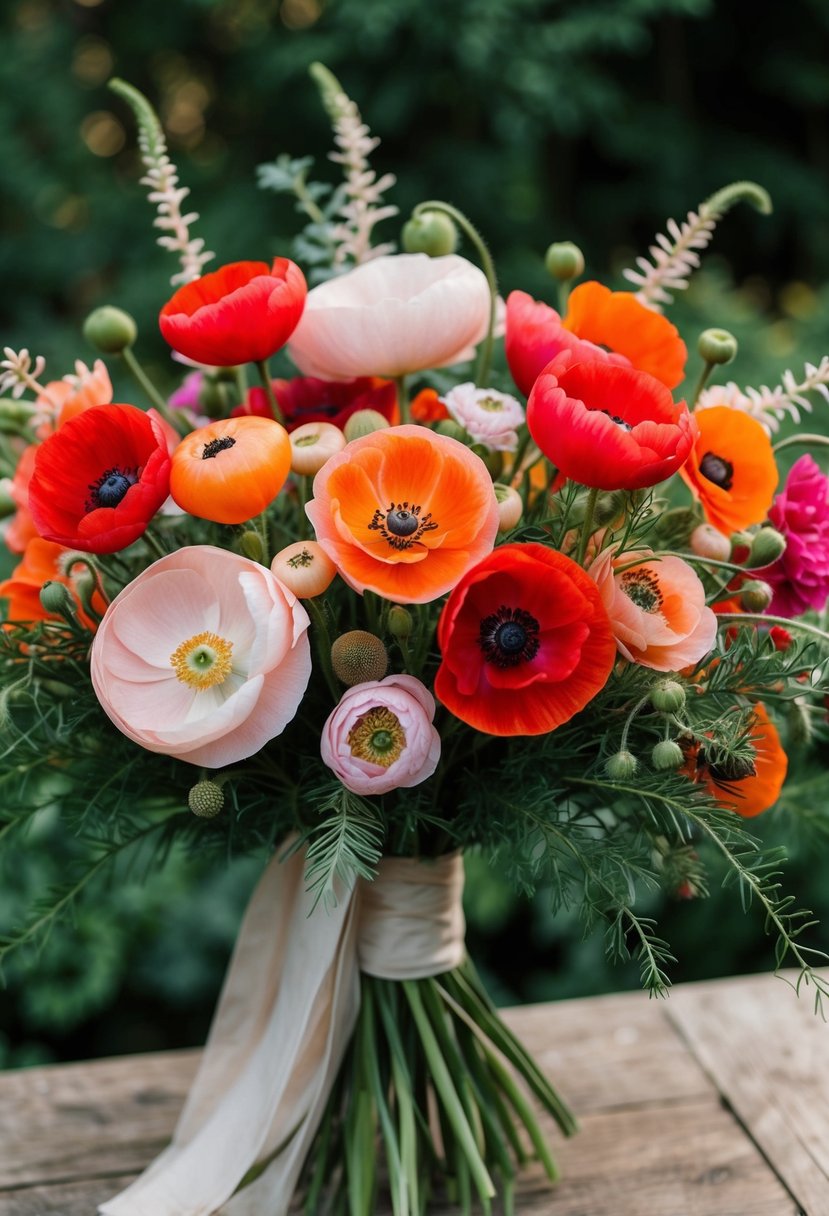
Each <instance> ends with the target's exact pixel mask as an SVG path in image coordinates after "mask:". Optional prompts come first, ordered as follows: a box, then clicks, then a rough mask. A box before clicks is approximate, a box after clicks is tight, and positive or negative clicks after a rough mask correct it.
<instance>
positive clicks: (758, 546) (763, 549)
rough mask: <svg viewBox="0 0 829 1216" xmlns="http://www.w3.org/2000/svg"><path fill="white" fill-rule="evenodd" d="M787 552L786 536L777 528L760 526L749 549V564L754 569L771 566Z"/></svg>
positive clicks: (747, 563)
mask: <svg viewBox="0 0 829 1216" xmlns="http://www.w3.org/2000/svg"><path fill="white" fill-rule="evenodd" d="M785 552H786V538H785V536H783V534H782V533H781V532H778V531H777V529H776V528H760V529H759V531H757V532H755V533H754V536H753V538H752V541H751V548H750V549H749V551H748V561H747V562H746V565H747V566H751V567H752V569H754V568H755V567H756V568H759V567H762V566H770V565H771V563H772V562H776V561H777V559H778V557H782V555H783V554H784V553H785Z"/></svg>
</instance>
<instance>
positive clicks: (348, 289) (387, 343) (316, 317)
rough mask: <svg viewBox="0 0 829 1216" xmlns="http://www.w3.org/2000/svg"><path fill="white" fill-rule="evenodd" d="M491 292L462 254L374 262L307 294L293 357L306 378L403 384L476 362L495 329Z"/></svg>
mask: <svg viewBox="0 0 829 1216" xmlns="http://www.w3.org/2000/svg"><path fill="white" fill-rule="evenodd" d="M489 308H490V298H489V287H488V285H487V281H486V277H485V275H484V274H483V272H482V271H481V270H479V269H478V268H477V266H473V265H472V263H471V262H468V261H467V260H466V258H462V257H459V256H458V255H457V254H454V253H453V254H449V255H447V256H446V257H439V258H430V257H428V256H427V254H425V253H400V254H389V255H387V256H385V257H379V258H374V259H372V261H370V262H365V263H364V264H363V265H362V266H357V267H355V269H354V270H350V271H348V273H347V274H343V275H340V276H339V277H338V278H336V279H329V280H328V282H326V283H321V284H320V285H319V286H318V287H315V288H313V290H312V291H309V292H308V297H307V299H306V301H305V311H304V312H303V314H302V319H301V320H300V322H299V325H298V326H297V327H296V329H295V330H294V333H293V335H292V337H291V340H290V342H289V343H288V353H289V354H290V356H291V358H292V359H293V361H294V363H296V365H297V367H298V368H299V370H300V371H301V372H302V373H303V374H304V375H306V376H317V377H319V379H321V380H355V379H357V377H359V376H403V375H406V374H408V373H409V372H416V371H422V370H423V369H424V368H427V367H443V366H445V365H447V364H451V363H462V362H464V361H465V360H467V359H471V358H472V356H473V355H474V353H475V352H474V348H475V346H476V345H477V344H478V343H479V342H480V341H481V339H482V338H483V337H484V335H485V334H486V332H487V328H488V326H489Z"/></svg>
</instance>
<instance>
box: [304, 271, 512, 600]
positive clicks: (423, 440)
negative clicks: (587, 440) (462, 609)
mask: <svg viewBox="0 0 829 1216" xmlns="http://www.w3.org/2000/svg"><path fill="white" fill-rule="evenodd" d="M370 264H371V263H370ZM306 511H307V513H308V517H309V519H310V520H311V523H312V524H313V525H314V529H315V531H316V534H317V540H318V541H319V543H320V544H321V545H322V547H323V549H324V550H325V552H326V553H327V554H328V556H329V557H330V558H331V560H332V561H333V562H334V564H335V565H336V567H337V569H338V570H339V572H340V574H341V575H342V577H343V578H344V579H345V581H346V582H347V583H348V585H349V586H350V587H353V588H354V590H355V591H358V592H360V594H362V593H363V592H364V591H375V592H376V593H377V594H378V595H382V596H385V598H386V599H390V600H394V601H395V602H397V603H400V604H426V603H428V602H429V601H430V600H436V599H437V598H438V597H439V596H441V595H445V593H446V592H447V591H449V590H451V588H452V587H454V586H455V584H456V583H457V582H458V580H459V579H460V578H461V577H462V576H463V575H464V574H465V573H466V571H467V570H468V569H469V568H470V567H471V566H474V565H475V563H476V562H478V561H480V559H481V558H482V557H484V556H486V554H487V553H489V552H490V550H491V549H492V546H493V544H494V543H495V535H496V533H497V531H498V519H499V514H498V502H497V500H496V498H495V491H494V490H493V488H492V482H491V480H490V477H489V474H488V473H487V471H486V467H485V465H484V463H483V461H482V460H481V459H480V458H479V457H478V456H476V455H475V454H474V453H473V452H470V450H469V448H467V447H465V446H464V445H463V444H462V443H458V442H457V440H455V439H450V438H448V437H447V436H446V435H437V434H435V432H434V431H430V430H428V429H427V428H426V427H422V426H396V427H388V428H386V429H385V430H381V431H374V432H373V433H372V434H370V435H365V436H364V437H363V438H362V439H354V440H352V442H351V443H349V444H348V445H347V446H346V447H345V449H344V450H343V451H342V452H339V453H338V454H337V455H336V456H332V457H331V459H330V460H328V461H327V462H326V463H325V464H324V465H323V467H322V469H321V470H320V472H319V473H318V474H317V476H316V477H315V478H314V497H313V499H312V501H311V502H309V503H308V505H307V507H306Z"/></svg>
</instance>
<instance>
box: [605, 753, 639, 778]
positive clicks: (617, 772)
mask: <svg viewBox="0 0 829 1216" xmlns="http://www.w3.org/2000/svg"><path fill="white" fill-rule="evenodd" d="M638 767H639V761H638V760H637V759H636V757H635V756H634V755H632V754H631V753H630V752H616V754H615V755H614V756H610V757H609V759H608V760H606V761H605V766H604V770H605V772H606V773H607V775H608V777H609V778H610V779H611V781H626V780H627V779H628V777H632V776H633V774H634V773H635V772H636V770H637V768H638Z"/></svg>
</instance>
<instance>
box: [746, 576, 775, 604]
mask: <svg viewBox="0 0 829 1216" xmlns="http://www.w3.org/2000/svg"><path fill="white" fill-rule="evenodd" d="M773 599H774V591H773V590H772V588H771V587H770V586H769V585H768V583H764V582H763V581H762V579H759V578H752V579H749V581H748V582H747V583H743V585H742V587H741V588H740V603H741V605H742V606H743V608H744V609H745V610H746V612H765V610H766V609H767V608H768V606H769V604H770V603H771V601H772V600H773Z"/></svg>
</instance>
